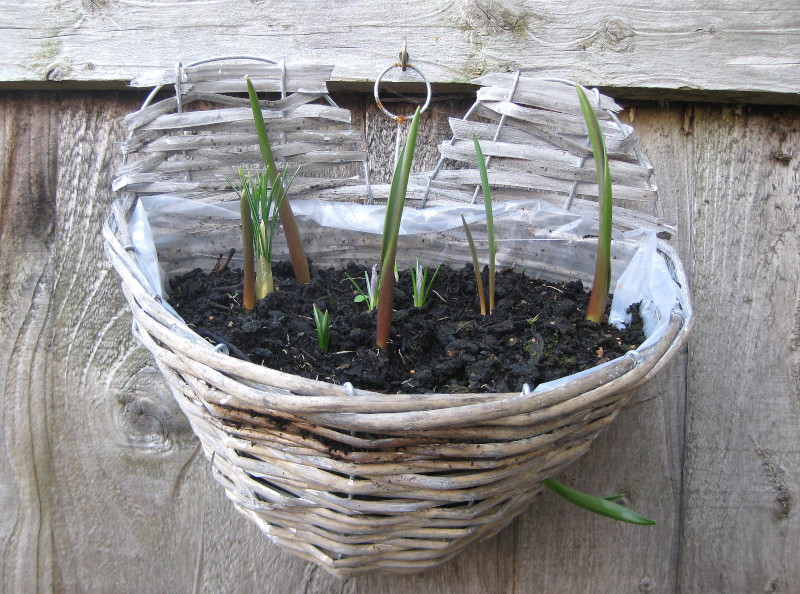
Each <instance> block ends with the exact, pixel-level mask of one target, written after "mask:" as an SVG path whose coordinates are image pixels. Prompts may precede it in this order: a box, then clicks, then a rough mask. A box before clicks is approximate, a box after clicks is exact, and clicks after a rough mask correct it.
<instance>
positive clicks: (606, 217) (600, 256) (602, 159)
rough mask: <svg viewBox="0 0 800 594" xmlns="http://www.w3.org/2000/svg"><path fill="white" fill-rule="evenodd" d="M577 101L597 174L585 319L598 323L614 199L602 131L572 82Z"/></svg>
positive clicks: (606, 275) (603, 301) (606, 284)
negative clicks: (595, 223) (592, 256)
mask: <svg viewBox="0 0 800 594" xmlns="http://www.w3.org/2000/svg"><path fill="white" fill-rule="evenodd" d="M575 89H576V90H577V92H578V100H579V101H580V104H581V111H582V113H583V119H584V120H585V121H586V127H587V128H588V130H589V141H590V142H591V145H592V153H593V155H594V162H595V170H596V173H597V191H598V196H599V207H600V227H599V232H598V237H597V259H596V261H595V273H594V281H593V284H592V293H591V296H590V298H589V306H588V307H587V309H586V319H588V320H592V321H595V322H600V321H601V320H602V319H603V314H604V313H605V308H606V302H607V301H608V290H609V288H610V285H611V222H612V221H611V218H612V214H613V213H612V211H613V198H612V194H611V167H610V164H609V159H608V152H607V151H606V145H605V142H604V140H603V131H602V129H601V128H600V122H599V120H598V119H597V114H595V112H594V108H593V107H592V104H591V103H590V102H589V99H588V98H587V97H586V93H584V91H583V89H582V88H581V87H580V85H575Z"/></svg>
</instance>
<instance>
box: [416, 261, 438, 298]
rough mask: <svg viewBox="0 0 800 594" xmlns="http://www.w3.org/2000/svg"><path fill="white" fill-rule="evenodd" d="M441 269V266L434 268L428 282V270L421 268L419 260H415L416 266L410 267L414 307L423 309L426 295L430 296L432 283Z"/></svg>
mask: <svg viewBox="0 0 800 594" xmlns="http://www.w3.org/2000/svg"><path fill="white" fill-rule="evenodd" d="M441 267H442V265H441V264H439V265H438V266H437V267H436V270H434V271H433V276H432V277H431V280H428V272H429V270H430V269H429V268H428V267H427V266H425V267H424V268H423V267H422V266H421V265H420V263H419V260H417V264H416V266H411V267H410V268H409V270H410V271H411V288H412V290H413V291H414V307H423V306H424V305H425V302H426V301H427V300H428V295H430V292H431V288H433V281H434V280H436V275H437V274H439V269H440V268H441Z"/></svg>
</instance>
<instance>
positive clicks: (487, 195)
mask: <svg viewBox="0 0 800 594" xmlns="http://www.w3.org/2000/svg"><path fill="white" fill-rule="evenodd" d="M472 141H473V142H474V144H475V157H476V158H477V160H478V171H480V174H481V187H482V188H483V204H484V208H485V210H486V234H487V237H488V239H489V313H492V311H493V310H494V275H495V260H496V258H497V244H496V243H495V240H494V214H493V212H492V189H491V186H489V174H488V172H487V171H486V159H484V157H483V151H482V150H481V143H480V142H479V141H478V135H477V134H473V135H472Z"/></svg>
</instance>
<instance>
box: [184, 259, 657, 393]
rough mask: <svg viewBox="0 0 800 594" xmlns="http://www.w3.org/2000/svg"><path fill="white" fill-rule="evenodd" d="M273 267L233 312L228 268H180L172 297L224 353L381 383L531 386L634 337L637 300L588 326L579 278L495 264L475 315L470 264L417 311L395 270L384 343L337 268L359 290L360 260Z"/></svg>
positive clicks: (626, 346) (407, 284)
mask: <svg viewBox="0 0 800 594" xmlns="http://www.w3.org/2000/svg"><path fill="white" fill-rule="evenodd" d="M274 271H275V278H276V283H275V284H276V287H277V290H276V291H275V292H274V293H272V294H271V295H269V296H268V297H267V298H266V299H264V300H262V301H261V302H259V303H258V304H257V306H256V308H255V309H254V310H253V311H252V312H251V313H249V314H245V313H243V311H242V307H241V303H240V296H241V293H242V289H241V286H242V276H241V272H240V271H236V270H225V271H223V272H222V273H216V274H212V275H207V274H205V273H203V272H202V271H200V270H195V271H193V272H191V273H189V274H187V275H184V276H182V277H179V278H177V279H175V280H174V281H173V283H172V287H173V292H172V296H171V301H170V302H171V304H172V305H173V306H174V307H175V309H176V310H177V311H178V313H180V315H181V316H182V317H183V318H184V319H185V320H186V322H187V323H188V324H189V325H190V326H191V327H192V328H194V329H195V330H196V331H197V332H198V334H200V335H201V336H204V337H206V338H207V339H208V340H209V341H210V342H212V343H213V344H216V343H217V342H220V341H224V342H226V343H227V344H228V346H229V347H230V349H231V354H232V355H233V356H239V357H241V358H246V359H249V360H251V361H253V362H254V363H260V364H263V365H266V366H268V367H271V368H273V369H279V370H281V371H286V372H289V373H293V374H296V375H300V376H303V377H307V378H312V379H317V380H322V381H328V382H333V383H337V384H342V383H344V382H351V383H352V384H353V385H354V386H355V387H357V388H362V389H366V390H374V391H380V392H417V393H422V392H516V391H519V390H521V389H522V385H523V384H524V383H527V384H529V386H530V387H531V388H534V387H535V386H536V385H537V384H539V383H541V382H546V381H550V380H553V379H557V378H560V377H564V376H566V375H570V374H573V373H576V372H579V371H583V370H584V369H588V368H590V367H593V366H595V365H597V364H599V363H603V362H604V361H608V360H609V359H613V358H616V357H619V356H620V355H622V354H624V353H625V352H627V351H628V350H630V349H632V348H635V347H636V346H638V345H639V344H640V343H641V342H642V341H643V340H644V334H643V333H642V324H641V320H640V318H639V315H638V305H637V306H634V307H633V308H632V309H633V317H634V321H633V322H632V324H631V326H630V327H629V328H627V329H624V330H619V329H617V328H615V327H614V326H611V325H608V324H605V323H603V324H595V323H593V322H588V321H586V320H584V319H583V314H584V311H585V309H586V304H587V303H588V299H589V296H588V294H587V293H586V291H584V289H583V285H582V284H581V283H580V282H578V281H575V282H570V283H567V284H560V283H553V282H545V281H541V280H536V279H532V278H529V277H527V276H525V275H524V274H521V273H520V272H518V271H514V270H505V271H499V272H498V274H497V281H496V308H495V311H494V313H492V314H491V315H490V316H485V317H484V316H482V315H481V314H480V307H479V304H478V297H477V292H476V289H475V276H474V272H473V270H472V267H464V268H462V269H459V270H453V269H450V268H448V267H446V266H442V267H441V269H440V270H439V273H438V276H437V277H436V280H435V283H434V286H433V291H432V292H431V294H430V297H429V299H428V302H427V303H426V305H425V306H424V307H422V308H416V307H413V301H412V290H411V281H410V275H409V273H408V271H407V270H406V271H401V272H400V279H399V282H398V283H397V284H396V291H395V312H394V314H393V325H392V332H391V337H392V344H391V345H390V348H389V349H388V350H387V351H382V350H381V349H379V348H377V347H376V346H375V311H367V309H366V305H365V304H364V303H355V302H354V301H353V298H354V296H355V292H354V288H353V286H352V284H351V283H350V281H349V280H348V279H347V277H346V276H345V274H344V273H345V272H347V273H348V274H349V275H350V276H351V277H353V278H355V279H356V280H360V283H361V284H362V287H363V283H364V269H363V268H359V267H356V266H355V265H350V266H348V267H347V269H346V270H344V271H342V270H334V269H332V268H329V269H320V268H313V267H312V280H311V283H310V284H309V285H306V286H303V285H300V284H298V283H297V282H296V281H295V280H294V277H293V275H292V272H291V268H290V266H289V265H288V264H286V263H277V264H276V265H275V270H274ZM485 274H486V273H485V271H484V276H485ZM484 284H485V285H486V280H485V278H484ZM313 303H316V304H317V306H318V307H319V308H320V309H322V310H323V311H324V310H326V309H327V310H328V311H329V312H330V320H331V322H330V327H331V330H330V348H329V351H328V353H327V354H325V353H323V352H321V351H320V349H319V346H318V344H317V334H316V330H315V327H314V320H313V315H312V304H313Z"/></svg>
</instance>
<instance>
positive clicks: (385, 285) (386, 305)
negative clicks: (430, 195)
mask: <svg viewBox="0 0 800 594" xmlns="http://www.w3.org/2000/svg"><path fill="white" fill-rule="evenodd" d="M420 114H421V111H420V108H419V107H418V108H417V111H416V112H415V113H414V118H413V119H412V120H411V127H410V128H409V131H408V138H407V139H406V144H405V147H404V149H403V153H402V155H401V157H400V159H399V160H398V161H397V164H396V166H395V170H394V175H392V184H391V188H390V190H389V199H388V200H387V202H386V218H385V219H384V225H383V241H382V242H381V280H380V286H379V287H378V316H377V318H378V320H377V328H376V337H375V343H376V344H377V345H378V346H379V347H380V348H382V349H386V348H388V346H389V331H390V329H391V326H392V308H393V303H394V274H393V271H394V269H395V256H396V252H397V237H398V235H399V234H400V219H401V218H402V216H403V207H404V206H405V201H406V192H407V191H408V178H409V176H410V175H411V164H412V161H413V159H414V149H415V147H416V144H417V131H418V129H419V120H420Z"/></svg>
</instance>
